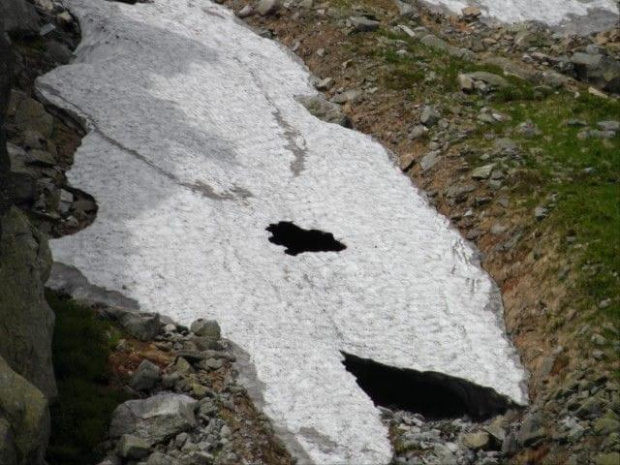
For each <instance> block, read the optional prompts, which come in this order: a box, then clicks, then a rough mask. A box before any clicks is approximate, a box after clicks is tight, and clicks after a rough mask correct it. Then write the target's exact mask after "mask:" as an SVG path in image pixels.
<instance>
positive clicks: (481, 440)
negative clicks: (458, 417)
mask: <svg viewBox="0 0 620 465" xmlns="http://www.w3.org/2000/svg"><path fill="white" fill-rule="evenodd" d="M462 441H463V445H464V446H465V447H467V448H468V449H471V450H480V449H486V448H488V447H489V445H490V444H491V437H490V436H489V433H486V432H484V431H480V432H478V433H468V434H464V435H463V437H462Z"/></svg>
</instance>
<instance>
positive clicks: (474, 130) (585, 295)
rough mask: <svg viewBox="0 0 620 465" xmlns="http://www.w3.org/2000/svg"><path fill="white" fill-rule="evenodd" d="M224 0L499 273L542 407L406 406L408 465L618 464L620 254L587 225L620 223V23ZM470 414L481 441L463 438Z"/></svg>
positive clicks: (536, 403)
mask: <svg viewBox="0 0 620 465" xmlns="http://www.w3.org/2000/svg"><path fill="white" fill-rule="evenodd" d="M226 3H227V4H228V5H229V6H230V7H231V8H233V9H234V10H235V11H236V12H237V14H238V16H239V17H240V18H243V19H244V20H245V21H246V22H248V23H249V24H250V25H252V26H253V27H254V28H255V30H256V31H257V32H258V33H259V34H261V35H263V36H265V37H271V38H273V39H275V40H278V41H280V42H281V43H282V44H283V45H285V46H288V47H289V48H290V49H291V50H292V51H294V52H295V53H296V54H297V55H299V56H300V58H302V59H303V60H304V61H305V63H306V64H307V65H308V66H309V68H310V70H311V71H312V72H313V73H314V74H315V75H316V76H317V77H316V88H317V89H318V90H321V91H323V92H324V95H325V99H326V102H325V104H323V105H322V107H321V108H318V106H317V110H316V113H317V114H321V113H322V114H323V115H326V116H327V112H326V110H324V109H323V108H325V109H328V111H329V115H331V116H328V117H329V118H332V119H333V115H334V114H339V118H340V119H341V120H342V121H346V122H347V124H352V125H353V127H354V128H356V129H358V130H362V131H365V132H367V133H369V134H372V135H374V136H375V137H377V138H378V139H379V140H380V141H381V142H383V143H384V144H385V145H387V146H388V147H390V148H391V149H392V150H394V152H395V153H397V154H398V156H399V158H400V163H401V167H402V169H403V171H404V172H406V173H408V174H409V175H410V176H411V177H412V179H414V180H415V181H416V183H417V184H418V185H420V186H422V187H423V188H425V189H426V190H427V193H428V195H429V198H430V199H431V202H432V203H433V204H435V205H436V206H437V208H438V209H439V210H440V211H441V212H443V213H444V214H446V215H447V216H449V217H450V218H451V219H452V220H453V222H454V224H455V225H456V226H457V227H458V228H459V229H460V230H461V232H462V234H463V235H464V236H465V237H466V238H467V239H469V240H471V241H474V242H475V243H476V244H477V245H478V247H479V248H480V249H481V250H482V251H483V253H484V266H485V268H486V269H487V270H488V271H489V272H490V273H491V274H492V275H493V276H494V277H495V279H496V280H497V282H498V283H499V284H500V287H501V288H502V292H503V297H504V304H505V307H506V323H507V329H508V331H509V334H510V335H511V336H512V338H513V340H514V341H515V343H516V344H517V347H518V348H519V349H520V353H521V357H522V360H523V361H524V363H525V364H526V365H527V367H528V369H529V370H530V372H531V374H532V377H531V380H530V389H529V392H530V396H531V399H532V404H531V406H530V407H529V408H528V409H527V411H526V412H524V414H522V415H514V416H513V415H512V414H510V415H507V416H505V417H504V418H498V419H497V421H494V422H492V425H494V426H493V428H492V429H493V430H496V431H495V433H497V432H499V434H491V433H489V432H488V430H489V427H490V426H491V424H487V425H485V424H480V425H478V426H477V427H476V426H475V425H474V426H473V427H471V428H467V427H465V428H463V427H462V426H458V425H457V426H458V427H457V426H454V425H453V426H450V425H449V424H447V425H446V424H444V425H442V424H436V423H435V424H433V423H432V422H431V424H427V423H425V422H420V424H419V425H417V424H415V423H412V422H411V421H409V422H402V421H400V420H399V419H398V418H399V417H396V421H395V428H394V430H393V431H394V434H395V437H398V438H400V440H401V441H402V442H401V444H402V447H397V448H396V450H397V451H398V456H397V458H396V460H397V462H398V463H452V461H453V460H454V461H455V463H457V462H458V463H505V462H511V463H515V464H521V463H549V464H558V463H571V464H576V463H586V464H590V463H596V464H599V463H600V464H603V463H614V462H616V461H617V460H618V457H619V456H618V453H619V452H620V445H619V444H618V438H619V437H618V435H617V429H618V415H619V414H620V411H619V410H618V379H617V376H615V375H614V374H613V371H614V370H615V369H617V353H618V348H619V347H618V342H617V341H618V334H619V333H618V327H617V321H618V320H617V312H618V292H617V289H618V269H617V261H615V262H614V260H613V259H609V260H608V259H606V258H604V257H605V256H607V257H613V256H614V254H617V249H614V247H615V246H614V245H613V244H618V242H619V238H618V233H617V228H616V227H614V228H611V229H609V230H606V231H602V230H601V229H600V228H599V227H598V226H594V225H600V224H603V223H606V222H612V223H613V222H615V223H613V224H616V225H617V212H616V213H614V209H613V207H610V209H609V210H599V208H598V207H600V206H602V204H604V203H605V202H608V201H611V202H614V201H617V182H618V172H617V169H614V168H612V167H613V166H616V167H617V158H615V157H616V156H617V155H615V154H617V147H618V129H613V128H617V127H618V124H619V123H618V121H617V116H618V113H619V110H618V104H617V101H616V98H615V97H614V96H613V93H614V92H617V91H618V88H617V87H616V86H617V82H618V81H617V79H618V76H619V74H618V69H619V68H618V66H619V62H618V52H619V46H618V33H617V30H616V29H611V30H607V31H598V32H595V33H590V34H586V35H583V36H572V35H565V34H562V33H557V32H556V31H555V30H552V29H549V28H546V27H544V26H541V25H539V24H524V25H513V26H501V25H489V24H487V23H484V22H481V21H479V17H480V12H479V11H476V9H475V8H474V9H469V10H468V11H466V12H464V13H465V14H464V15H453V16H449V15H448V16H446V15H445V14H437V13H435V12H431V11H428V10H426V9H425V8H422V7H420V6H419V5H416V4H410V3H403V2H394V3H392V2H383V1H368V2H346V1H345V2H324V3H315V2H312V1H304V2H299V3H298V2H283V3H279V2H275V1H262V2H259V3H258V4H255V3H248V2H244V1H231V2H226ZM603 68H604V69H605V71H602V70H603ZM603 75H604V76H605V77H603ZM582 83H585V84H587V85H583V84H582ZM564 89H566V90H564ZM609 94H612V95H609ZM590 96H593V97H590ZM574 124H577V126H572V125H574ZM605 131H608V132H605ZM575 141H577V142H575ZM589 153H598V154H599V156H601V158H600V163H602V165H599V162H597V161H596V158H592V157H590V156H588V155H584V154H589ZM613 160H615V161H613ZM607 163H609V165H606V164H607ZM607 166H608V167H607ZM599 170H600V171H599ZM595 171H596V172H598V173H600V175H596V176H593V177H590V178H588V179H585V178H583V176H584V174H585V175H586V176H588V175H589V176H591V175H592V174H593V173H594V172H595ZM597 195H598V196H600V197H598V196H597ZM594 196H597V197H594ZM575 198H582V200H580V201H578V202H577V203H575V202H574V200H573V199H575ZM595 198H596V200H594V199H595ZM614 199H616V200H614ZM597 206H598V207H597ZM577 212H578V213H577ZM603 212H605V213H603ZM597 215H600V216H597ZM603 218H605V219H603ZM599 234H600V236H599ZM597 243H607V244H610V247H609V248H608V249H606V251H605V252H603V251H602V250H600V249H598V248H597V247H596V246H595V244H597ZM606 254H609V255H606ZM614 263H615V265H614ZM594 270H596V271H594ZM601 281H604V282H605V284H604V285H600V284H599V283H601ZM614 315H615V316H614ZM497 426H499V427H500V428H499V429H496V428H495V427H497ZM610 428H611V429H610ZM468 429H469V432H473V433H476V434H479V435H480V436H479V437H478V438H477V439H478V440H480V441H477V443H475V442H468V441H463V440H462V439H459V435H458V434H456V431H457V430H462V431H463V432H467V430H468ZM444 430H445V431H446V433H444V432H443V431H444ZM451 435H452V436H451ZM489 435H490V436H489ZM450 437H451V438H450ZM440 438H443V440H444V441H446V440H447V442H448V443H450V444H446V442H444V443H443V444H438V441H439V442H441V441H440ZM465 442H467V443H468V444H470V447H469V446H466V449H469V452H468V453H466V454H465V455H464V456H463V455H462V453H461V452H458V447H457V445H458V444H460V445H461V446H460V447H462V445H463V444H464V443H465ZM444 446H447V448H448V449H447V450H448V452H450V454H448V456H449V457H448V456H446V455H445V454H444V453H445V451H446V448H445V447H444ZM484 450H486V451H488V452H493V451H495V452H494V453H493V454H491V456H490V457H489V456H487V455H485V453H484V452H481V451H484ZM494 454H495V455H494Z"/></svg>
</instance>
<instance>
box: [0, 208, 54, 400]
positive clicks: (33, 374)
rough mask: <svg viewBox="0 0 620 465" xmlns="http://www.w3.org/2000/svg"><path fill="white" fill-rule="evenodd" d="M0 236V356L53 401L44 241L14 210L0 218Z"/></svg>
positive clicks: (47, 253) (51, 321) (47, 264)
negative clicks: (45, 293)
mask: <svg viewBox="0 0 620 465" xmlns="http://www.w3.org/2000/svg"><path fill="white" fill-rule="evenodd" d="M0 234H2V240H0V263H1V264H2V265H1V266H0V321H1V322H2V323H1V324H0V356H1V357H4V359H5V360H6V362H7V363H8V364H9V365H10V366H11V368H13V370H15V371H16V372H17V373H18V374H20V375H21V376H23V377H24V378H26V379H27V380H28V381H30V382H31V383H32V384H34V385H35V386H36V387H37V388H38V389H39V390H41V391H42V392H43V394H45V395H46V396H47V397H48V398H53V397H55V396H56V381H55V379H54V371H53V367H52V348H51V347H52V331H53V327H54V313H53V312H52V310H51V309H50V308H49V306H48V305H47V302H46V301H45V297H44V294H43V291H44V289H43V285H44V283H45V281H46V280H47V278H48V276H49V272H50V267H51V265H52V258H51V254H50V251H49V248H48V244H47V239H46V238H45V237H44V236H42V235H41V233H39V232H38V231H37V230H36V229H35V228H34V227H33V226H31V225H30V223H29V222H28V220H27V218H26V216H25V215H24V214H23V213H21V212H20V211H19V210H18V209H17V208H15V207H13V208H12V209H11V210H9V211H8V212H7V213H6V214H5V215H4V216H0ZM0 411H1V409H0Z"/></svg>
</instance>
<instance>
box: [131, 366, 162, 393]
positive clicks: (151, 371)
mask: <svg viewBox="0 0 620 465" xmlns="http://www.w3.org/2000/svg"><path fill="white" fill-rule="evenodd" d="M160 374H161V370H160V369H159V367H158V366H157V365H155V364H154V363H153V362H150V361H149V360H143V361H142V363H140V365H139V366H138V369H137V370H136V371H135V373H134V374H133V375H132V376H131V378H130V379H129V385H130V386H131V387H132V388H133V389H135V390H136V391H148V390H151V389H153V387H154V386H155V384H156V383H157V381H158V380H159V376H160Z"/></svg>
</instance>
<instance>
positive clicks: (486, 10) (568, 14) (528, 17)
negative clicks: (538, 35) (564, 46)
mask: <svg viewBox="0 0 620 465" xmlns="http://www.w3.org/2000/svg"><path fill="white" fill-rule="evenodd" d="M424 1H425V2H426V3H430V4H432V5H439V6H443V7H446V8H448V9H449V10H452V11H454V12H457V13H460V11H461V10H462V9H463V8H465V7H467V6H477V7H479V8H480V9H481V10H482V12H483V14H484V15H485V16H490V17H493V18H496V19H498V20H500V21H502V22H505V23H517V22H521V21H540V22H542V23H546V24H549V25H551V26H558V25H560V24H561V23H565V22H570V21H572V20H575V19H577V18H579V17H587V16H589V15H593V14H595V13H597V12H599V13H611V15H609V14H607V15H606V16H607V19H606V20H604V23H605V24H606V25H607V26H606V27H612V26H613V25H614V23H616V24H617V21H618V2H617V1H616V0H424ZM604 27H605V26H604Z"/></svg>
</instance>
